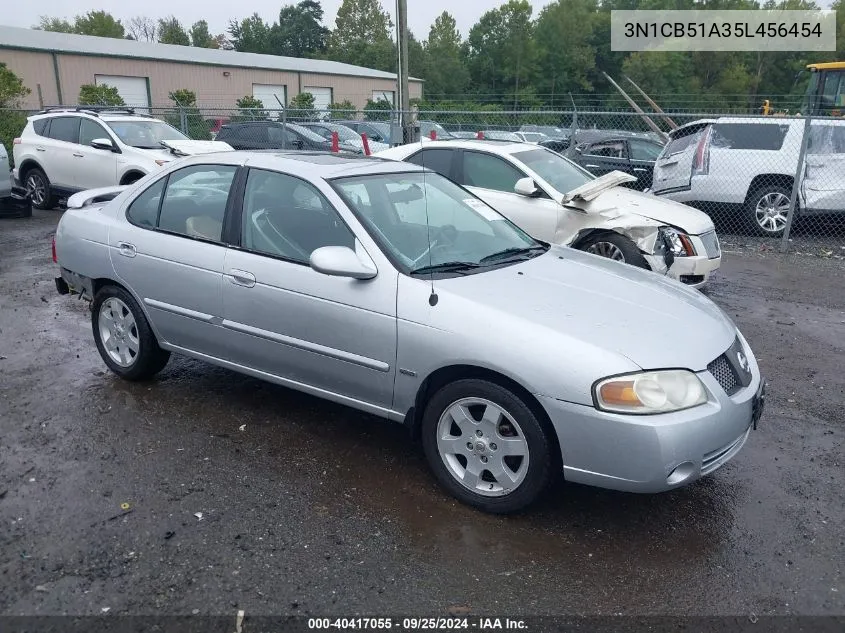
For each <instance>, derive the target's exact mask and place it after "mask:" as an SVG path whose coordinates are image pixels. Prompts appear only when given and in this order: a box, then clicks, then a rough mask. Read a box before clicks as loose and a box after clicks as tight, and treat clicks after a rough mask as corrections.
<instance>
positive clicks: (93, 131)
mask: <svg viewBox="0 0 845 633" xmlns="http://www.w3.org/2000/svg"><path fill="white" fill-rule="evenodd" d="M95 138H111V137H110V136H109V135H108V133H107V132H106V130H105V129H104V128H103V126H102V125H100V124H99V123H94V121H89V120H88V119H82V122H81V123H80V124H79V144H80V145H90V144H91V141H93V140H94V139H95Z"/></svg>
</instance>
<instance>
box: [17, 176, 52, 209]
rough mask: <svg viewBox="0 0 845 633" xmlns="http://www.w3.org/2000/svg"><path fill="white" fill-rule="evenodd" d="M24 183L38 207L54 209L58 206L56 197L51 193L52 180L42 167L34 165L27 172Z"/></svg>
mask: <svg viewBox="0 0 845 633" xmlns="http://www.w3.org/2000/svg"><path fill="white" fill-rule="evenodd" d="M23 184H24V187H26V193H27V194H28V195H29V199H30V200H31V201H32V206H34V207H35V208H36V209H52V208H53V207H54V206H56V198H55V197H54V196H53V195H52V194H51V193H50V181H49V180H48V179H47V175H46V174H45V173H44V172H43V171H42V170H41V169H39V168H38V167H33V168H32V169H30V170H29V171H28V172H26V177H25V178H24V182H23Z"/></svg>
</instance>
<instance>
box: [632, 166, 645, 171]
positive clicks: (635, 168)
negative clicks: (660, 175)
mask: <svg viewBox="0 0 845 633" xmlns="http://www.w3.org/2000/svg"><path fill="white" fill-rule="evenodd" d="M634 171H648V169H646V168H645V167H634Z"/></svg>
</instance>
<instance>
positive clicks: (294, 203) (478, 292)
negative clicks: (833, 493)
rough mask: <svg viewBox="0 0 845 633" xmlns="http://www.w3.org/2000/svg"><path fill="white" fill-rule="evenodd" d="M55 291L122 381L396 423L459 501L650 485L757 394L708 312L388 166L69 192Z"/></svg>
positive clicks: (716, 435) (721, 316)
mask: <svg viewBox="0 0 845 633" xmlns="http://www.w3.org/2000/svg"><path fill="white" fill-rule="evenodd" d="M68 206H69V208H68V211H67V212H66V213H65V214H64V216H63V217H62V219H61V221H60V223H59V226H58V230H57V233H56V237H55V244H54V247H55V256H54V258H55V259H56V261H57V263H58V265H59V266H60V270H61V276H60V277H58V278H57V279H56V286H57V289H58V290H59V292H61V293H67V292H72V293H76V294H79V295H81V296H82V297H83V298H85V299H88V300H91V301H92V326H93V333H94V340H95V342H96V345H97V348H98V349H99V352H100V354H101V355H102V358H103V360H104V362H105V363H106V365H108V367H109V368H110V369H111V370H112V371H113V372H114V373H116V374H118V375H119V376H121V377H123V378H125V379H127V380H142V379H147V378H150V377H151V376H153V375H154V374H155V373H156V372H158V371H160V370H161V369H162V368H164V366H165V364H166V363H167V361H168V358H169V356H170V354H171V353H177V354H183V355H186V356H192V357H194V358H198V359H202V360H205V361H208V362H210V363H214V364H217V365H221V366H223V367H227V368H229V369H232V370H235V371H238V372H243V373H245V374H249V375H251V376H255V377H258V378H261V379H264V380H269V381H271V382H274V383H277V384H280V385H284V386H286V387H290V388H293V389H298V390H301V391H304V392H306V393H309V394H312V395H316V396H319V397H322V398H326V399H329V400H333V401H335V402H339V403H342V404H345V405H349V406H351V407H354V408H357V409H361V410H363V411H367V412H370V413H373V414H376V415H379V416H383V417H386V418H388V419H390V420H394V421H396V422H400V423H403V424H405V425H407V426H408V427H409V429H410V430H411V431H412V432H413V433H415V434H418V435H419V437H420V439H421V443H422V446H423V448H424V451H425V454H426V457H427V459H428V462H429V464H430V466H431V469H432V471H433V472H434V475H435V476H436V477H437V479H438V480H439V482H440V483H441V484H442V485H443V486H444V487H445V488H446V489H447V490H448V491H449V492H450V493H451V494H453V495H454V496H455V497H457V498H458V499H460V500H461V501H463V502H465V503H468V504H471V505H473V506H476V507H478V508H481V509H483V510H486V511H489V512H500V513H504V512H513V511H516V510H520V509H522V508H524V507H525V506H527V505H528V504H530V503H531V502H532V501H534V500H535V499H536V498H537V497H538V496H539V495H540V494H541V493H542V492H543V491H544V489H545V488H546V486H547V484H549V482H550V481H551V480H552V479H553V478H554V477H555V476H556V475H557V474H558V473H559V472H561V471H562V472H563V475H564V477H565V478H566V479H567V480H568V481H573V482H580V483H585V484H591V485H595V486H601V487H604V488H613V489H617V490H626V491H635V492H646V493H654V492H660V491H663V490H669V489H671V488H675V487H678V486H682V485H685V484H688V483H690V482H692V481H695V480H696V479H698V478H699V477H701V476H703V475H706V474H709V473H711V472H713V471H714V470H716V469H717V468H719V467H720V466H721V465H723V464H724V463H725V462H727V461H728V460H729V459H730V458H732V457H733V456H734V455H735V454H736V453H737V452H738V451H739V450H740V449H741V448H742V446H743V444H744V443H745V441H746V439H747V438H748V435H749V433H750V431H751V429H752V428H756V425H757V421H758V420H759V417H760V415H761V412H762V409H763V402H764V384H765V383H764V381H763V380H762V378H761V376H760V370H759V368H758V366H757V361H756V360H755V358H754V354H753V353H752V351H751V349H750V347H749V346H748V343H747V342H746V340H745V339H744V338H743V336H742V334H740V332H739V331H738V330H737V328H736V326H735V325H734V324H733V323H732V322H731V320H730V319H729V318H728V317H727V316H726V315H725V313H724V312H722V310H721V309H720V308H718V307H717V306H716V305H715V304H714V303H712V302H711V301H710V300H708V299H707V298H706V297H704V296H702V295H701V294H700V293H699V292H697V291H694V290H691V289H688V288H686V287H684V286H683V285H682V284H680V283H677V282H675V281H673V280H671V279H667V278H664V277H661V276H659V275H657V274H655V273H652V272H649V271H644V270H641V269H637V268H634V267H632V266H626V265H625V264H621V263H618V262H615V261H611V260H608V259H605V258H602V257H599V256H596V255H591V254H588V253H583V252H579V251H576V250H572V249H569V248H566V247H562V246H549V245H548V244H545V243H543V242H539V241H537V240H534V239H532V238H531V237H529V236H528V235H527V234H526V233H524V232H523V231H522V230H520V229H519V228H517V227H516V226H515V225H514V224H512V223H511V222H510V221H508V220H507V219H505V218H504V217H503V216H501V215H499V214H498V213H497V212H495V211H494V210H493V209H492V208H490V207H489V206H487V205H486V204H485V203H484V202H482V201H481V200H479V199H478V198H476V197H474V196H473V195H472V194H471V193H469V192H468V191H466V190H465V189H463V188H461V187H460V186H458V185H456V184H454V183H453V182H451V181H449V180H447V179H446V178H444V177H443V176H440V175H438V174H436V173H434V172H431V171H427V170H424V169H423V168H421V167H418V166H416V165H412V164H409V163H400V162H394V161H387V160H380V159H373V158H355V157H344V156H338V155H332V154H322V153H308V152H298V153H293V152H291V153H259V152H249V153H242V152H227V153H220V154H210V155H204V156H193V157H188V158H184V159H180V160H178V161H175V162H173V163H172V164H171V165H169V166H167V167H166V168H165V169H163V170H161V171H159V172H156V173H154V174H151V175H149V176H147V177H145V178H144V179H142V180H140V181H138V182H137V183H135V184H134V185H129V186H128V187H122V188H111V189H105V190H93V191H90V192H83V193H80V194H77V195H75V196H73V197H72V198H71V199H70V200H69V203H68Z"/></svg>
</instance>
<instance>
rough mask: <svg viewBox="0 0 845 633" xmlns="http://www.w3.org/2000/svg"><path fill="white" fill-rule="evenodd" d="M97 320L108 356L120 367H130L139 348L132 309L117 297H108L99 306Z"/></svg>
mask: <svg viewBox="0 0 845 633" xmlns="http://www.w3.org/2000/svg"><path fill="white" fill-rule="evenodd" d="M97 322H98V325H99V332H100V340H101V341H102V342H103V347H104V348H105V350H106V353H107V354H108V355H109V358H111V359H112V360H113V361H114V362H115V363H117V364H118V365H120V366H121V367H130V366H131V365H132V363H134V362H135V359H136V358H137V357H138V352H139V351H140V349H141V343H140V340H139V338H138V325H137V324H136V323H135V317H134V316H133V315H132V311H131V310H130V309H129V307H128V306H127V305H126V304H125V303H123V301H121V300H120V299H118V298H117V297H110V298H108V299H106V300H105V301H104V302H103V304H102V305H101V306H100V314H99V317H98V320H97Z"/></svg>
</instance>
